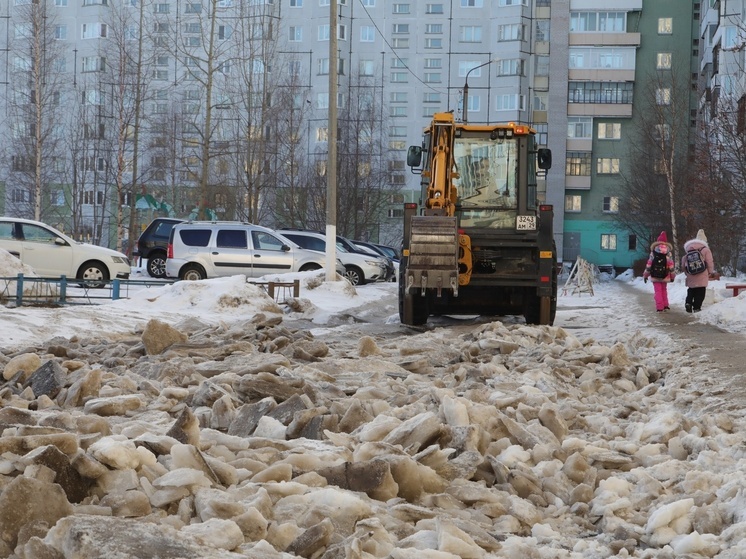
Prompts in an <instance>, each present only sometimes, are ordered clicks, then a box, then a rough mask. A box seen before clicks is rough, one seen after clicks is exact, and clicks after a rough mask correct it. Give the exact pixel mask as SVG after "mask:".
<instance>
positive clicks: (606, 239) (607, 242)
mask: <svg viewBox="0 0 746 559" xmlns="http://www.w3.org/2000/svg"><path fill="white" fill-rule="evenodd" d="M601 250H616V235H614V234H613V233H604V234H602V235H601Z"/></svg>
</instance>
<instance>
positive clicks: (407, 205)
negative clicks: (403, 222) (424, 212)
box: [404, 202, 417, 210]
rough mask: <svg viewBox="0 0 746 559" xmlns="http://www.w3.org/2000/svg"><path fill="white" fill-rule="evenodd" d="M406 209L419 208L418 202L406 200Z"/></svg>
mask: <svg viewBox="0 0 746 559" xmlns="http://www.w3.org/2000/svg"><path fill="white" fill-rule="evenodd" d="M404 209H405V210H414V209H417V204H416V203H415V202H406V203H405V204H404Z"/></svg>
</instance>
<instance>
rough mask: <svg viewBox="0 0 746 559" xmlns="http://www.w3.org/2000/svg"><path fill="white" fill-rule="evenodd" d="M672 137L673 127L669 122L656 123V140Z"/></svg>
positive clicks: (666, 139)
mask: <svg viewBox="0 0 746 559" xmlns="http://www.w3.org/2000/svg"><path fill="white" fill-rule="evenodd" d="M670 138H671V127H670V126H669V125H668V124H656V125H655V141H656V142H662V141H668V140H669V139H670Z"/></svg>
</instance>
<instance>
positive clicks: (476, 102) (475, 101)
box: [466, 95, 482, 113]
mask: <svg viewBox="0 0 746 559" xmlns="http://www.w3.org/2000/svg"><path fill="white" fill-rule="evenodd" d="M481 105H482V102H481V98H480V97H479V95H469V100H468V101H467V103H466V107H467V110H468V111H469V112H470V113H473V112H476V111H478V110H479V109H480V108H481Z"/></svg>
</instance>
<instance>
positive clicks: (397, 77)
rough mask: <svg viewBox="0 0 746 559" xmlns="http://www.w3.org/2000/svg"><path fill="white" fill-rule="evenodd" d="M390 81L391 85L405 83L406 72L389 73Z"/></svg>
mask: <svg viewBox="0 0 746 559" xmlns="http://www.w3.org/2000/svg"><path fill="white" fill-rule="evenodd" d="M391 81H392V82H393V83H407V73H406V72H391Z"/></svg>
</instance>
